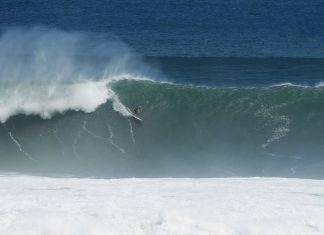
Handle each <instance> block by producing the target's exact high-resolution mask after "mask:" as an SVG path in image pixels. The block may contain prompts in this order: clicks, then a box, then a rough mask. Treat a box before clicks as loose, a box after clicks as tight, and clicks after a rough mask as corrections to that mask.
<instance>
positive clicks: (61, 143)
mask: <svg viewBox="0 0 324 235" xmlns="http://www.w3.org/2000/svg"><path fill="white" fill-rule="evenodd" d="M57 130H58V124H57V125H55V126H54V127H53V136H54V137H55V139H56V140H57V142H58V143H59V145H60V147H61V153H62V156H65V152H64V149H63V147H62V146H64V145H63V141H62V140H61V139H60V137H59V136H58V135H57Z"/></svg>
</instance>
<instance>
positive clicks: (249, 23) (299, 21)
mask: <svg viewBox="0 0 324 235" xmlns="http://www.w3.org/2000/svg"><path fill="white" fill-rule="evenodd" d="M39 24H42V25H45V26H48V27H55V28H59V29H63V30H70V31H71V30H72V31H75V30H77V31H86V32H92V33H96V34H102V35H105V34H107V33H114V34H116V35H117V36H119V37H120V38H121V39H122V40H123V41H125V42H127V43H128V44H129V45H130V46H131V47H132V48H133V49H134V50H135V51H136V52H138V53H139V54H143V55H150V56H152V55H153V56H188V57H199V56H212V57H265V56H266V57H268V56H270V57H317V58H318V57H321V58H323V57H324V30H323V29H324V1H322V0H308V1H306V0H285V1H274V0H271V1H258V0H246V1H242V0H202V1H198V0H177V1H174V0H163V1H162V0H153V1H151V0H137V1H134V0H125V1H120V0H105V1H104V0H98V1H88V0H70V1H62V0H57V1H51V0H44V1H40V0H2V1H1V2H0V28H1V29H4V28H8V27H13V26H19V27H26V26H34V25H39Z"/></svg>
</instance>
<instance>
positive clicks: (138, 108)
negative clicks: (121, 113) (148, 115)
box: [133, 106, 142, 116]
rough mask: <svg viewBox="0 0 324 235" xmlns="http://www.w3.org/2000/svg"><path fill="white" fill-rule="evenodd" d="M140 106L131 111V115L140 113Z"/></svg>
mask: <svg viewBox="0 0 324 235" xmlns="http://www.w3.org/2000/svg"><path fill="white" fill-rule="evenodd" d="M141 110H142V109H141V106H137V107H135V108H134V109H133V114H134V115H135V116H137V115H138V114H139V113H140V112H141Z"/></svg>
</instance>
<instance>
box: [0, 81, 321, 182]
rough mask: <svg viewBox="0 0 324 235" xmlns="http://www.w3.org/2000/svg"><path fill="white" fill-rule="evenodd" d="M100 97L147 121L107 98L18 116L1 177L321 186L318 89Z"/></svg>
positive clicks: (119, 89) (154, 90)
mask: <svg viewBox="0 0 324 235" xmlns="http://www.w3.org/2000/svg"><path fill="white" fill-rule="evenodd" d="M62 89H64V88H62ZM106 89H107V90H108V91H109V90H111V91H112V92H113V93H114V94H115V95H118V101H119V103H120V104H121V105H122V106H123V107H125V108H126V107H134V106H136V105H141V106H142V108H143V112H142V113H141V118H142V119H143V122H142V123H139V122H137V121H136V120H134V119H133V118H132V117H131V116H127V115H126V116H124V115H123V114H122V112H119V111H118V109H116V108H115V106H116V105H115V102H114V100H113V99H107V101H106V102H103V104H101V105H100V106H99V107H98V108H97V109H96V110H95V111H93V112H90V113H85V112H75V111H70V112H67V113H63V114H57V115H55V116H54V117H52V118H51V119H45V120H44V119H41V118H40V117H39V116H25V115H18V116H15V117H12V118H10V119H9V120H7V121H6V122H5V123H4V124H3V125H2V126H1V129H0V138H1V142H0V145H1V147H0V155H1V158H2V159H1V162H2V164H1V168H2V169H3V170H19V171H31V172H40V173H69V174H81V175H88V176H89V175H91V176H105V177H126V176H127V177H129V176H150V177H161V176H186V177H194V176H201V177H205V176H234V175H243V176H260V175H262V176H292V177H320V178H321V177H323V172H324V171H323V168H324V161H323V152H324V147H323V144H322V143H323V138H324V135H323V133H324V132H323V131H324V128H323V126H324V125H323V113H324V108H323V107H324V104H323V100H324V88H322V87H304V88H303V87H292V86H282V87H269V88H204V87H194V86H181V85H174V84H166V83H156V82H152V81H137V80H120V81H115V82H112V83H109V84H107V85H106ZM94 96H96V94H94ZM116 110H117V111H116Z"/></svg>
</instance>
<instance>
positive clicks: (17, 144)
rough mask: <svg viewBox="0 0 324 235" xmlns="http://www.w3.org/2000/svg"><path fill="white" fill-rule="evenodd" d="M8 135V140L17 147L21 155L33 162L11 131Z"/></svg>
mask: <svg viewBox="0 0 324 235" xmlns="http://www.w3.org/2000/svg"><path fill="white" fill-rule="evenodd" d="M8 134H9V136H10V139H11V140H12V141H13V142H14V143H15V145H16V146H17V147H18V149H19V151H20V152H21V153H23V154H24V155H25V156H26V157H28V158H29V159H30V160H34V159H33V157H32V156H31V155H30V154H29V153H27V152H26V151H25V150H24V149H23V148H22V146H21V144H20V143H19V141H18V140H17V139H16V138H15V137H14V136H13V134H12V132H11V131H8Z"/></svg>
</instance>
